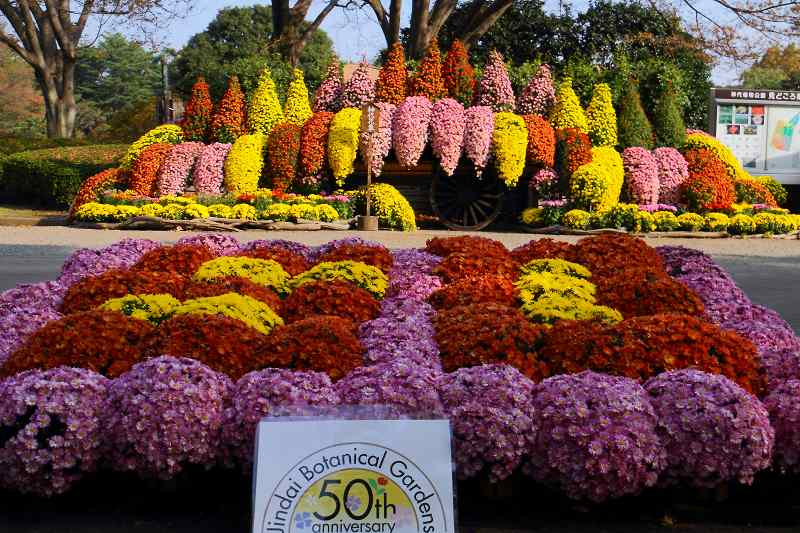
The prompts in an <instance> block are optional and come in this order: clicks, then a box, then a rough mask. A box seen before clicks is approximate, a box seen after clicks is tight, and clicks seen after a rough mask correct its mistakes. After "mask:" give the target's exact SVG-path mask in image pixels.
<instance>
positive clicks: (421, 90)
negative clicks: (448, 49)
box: [409, 37, 447, 102]
mask: <svg viewBox="0 0 800 533" xmlns="http://www.w3.org/2000/svg"><path fill="white" fill-rule="evenodd" d="M409 92H410V94H411V95H412V96H424V97H426V98H427V99H428V100H430V101H431V102H435V101H436V100H439V99H440V98H444V97H445V96H447V89H446V88H445V86H444V79H442V54H441V52H439V41H438V40H437V39H436V38H435V37H434V38H433V39H432V40H431V44H430V45H429V46H428V50H427V51H426V52H425V57H423V58H422V61H420V63H419V67H418V68H417V74H416V75H415V76H414V79H413V80H411V90H410V91H409Z"/></svg>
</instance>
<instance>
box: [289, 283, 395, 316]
mask: <svg viewBox="0 0 800 533" xmlns="http://www.w3.org/2000/svg"><path fill="white" fill-rule="evenodd" d="M380 310H381V306H380V303H378V300H376V299H375V297H374V296H372V294H370V292H369V291H366V290H364V289H362V288H360V287H356V286H355V285H353V284H352V283H348V282H346V281H312V282H309V283H304V284H302V285H300V286H299V287H297V288H296V289H295V290H294V291H292V293H291V294H290V295H289V296H288V297H287V298H286V300H285V301H284V302H283V314H282V315H281V316H282V317H283V318H284V320H286V321H287V322H297V321H299V320H303V319H306V318H309V317H313V316H317V315H329V316H338V317H341V318H346V319H348V320H351V321H353V322H355V323H356V324H360V323H361V322H366V321H367V320H372V319H373V318H375V317H377V316H378V314H379V313H380Z"/></svg>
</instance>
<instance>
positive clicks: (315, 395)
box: [222, 368, 339, 472]
mask: <svg viewBox="0 0 800 533" xmlns="http://www.w3.org/2000/svg"><path fill="white" fill-rule="evenodd" d="M338 403H339V394H338V392H337V391H336V389H335V388H334V387H333V384H332V383H331V379H330V378H329V377H328V375H327V374H323V373H322V372H297V371H292V370H286V369H281V368H267V369H264V370H259V371H256V372H250V373H248V374H246V375H244V376H242V377H241V379H239V381H237V382H236V383H235V385H234V387H233V390H232V392H231V395H230V403H229V405H228V406H227V407H226V409H225V412H224V420H223V425H222V440H223V442H224V443H225V447H224V449H223V451H222V453H223V456H224V458H225V459H226V462H229V463H238V464H240V465H241V466H242V467H243V468H244V469H245V470H247V471H248V472H249V470H250V468H251V465H252V464H253V456H254V452H255V435H256V427H257V426H258V423H259V422H260V421H261V419H262V418H264V417H265V416H269V415H270V414H272V413H273V412H274V411H275V409H276V408H281V407H289V406H292V407H294V406H315V405H336V404H338Z"/></svg>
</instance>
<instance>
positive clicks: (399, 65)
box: [375, 43, 408, 105]
mask: <svg viewBox="0 0 800 533" xmlns="http://www.w3.org/2000/svg"><path fill="white" fill-rule="evenodd" d="M407 86H408V73H407V72H406V59H405V54H404V53H403V45H402V44H400V43H394V44H393V45H392V48H391V50H389V55H388V56H387V58H386V63H384V64H383V67H381V72H380V74H378V81H377V83H376V84H375V100H377V101H378V102H386V103H388V104H394V105H398V104H399V103H400V102H402V101H403V100H404V99H405V97H406V89H407Z"/></svg>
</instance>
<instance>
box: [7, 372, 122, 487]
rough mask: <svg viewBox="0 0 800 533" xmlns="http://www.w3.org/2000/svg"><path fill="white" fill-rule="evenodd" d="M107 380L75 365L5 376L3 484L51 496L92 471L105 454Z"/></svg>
mask: <svg viewBox="0 0 800 533" xmlns="http://www.w3.org/2000/svg"><path fill="white" fill-rule="evenodd" d="M108 383H109V381H108V379H106V378H104V377H103V376H101V375H99V374H96V373H94V372H91V371H89V370H82V369H76V368H55V369H52V370H47V371H39V370H31V371H28V372H23V373H21V374H17V375H16V376H13V377H11V378H9V379H7V380H5V381H0V470H2V472H3V474H2V475H0V485H3V486H5V487H7V488H10V489H14V490H18V491H20V492H32V493H34V494H39V495H44V496H51V495H53V494H60V493H63V492H66V491H67V490H69V489H70V488H71V487H72V486H73V485H74V484H75V483H76V482H77V481H79V480H80V479H81V478H82V477H83V475H84V474H85V473H87V472H93V471H94V470H95V469H96V468H97V464H98V462H99V461H100V459H101V457H102V455H103V449H102V445H103V435H104V430H105V426H104V424H103V421H104V417H105V415H106V413H107V394H108Z"/></svg>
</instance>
